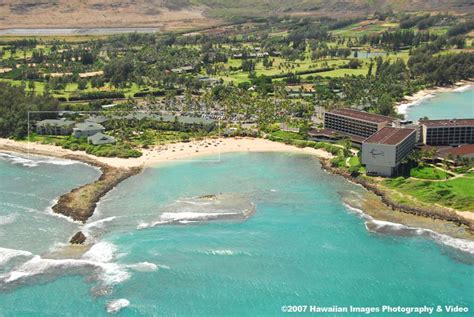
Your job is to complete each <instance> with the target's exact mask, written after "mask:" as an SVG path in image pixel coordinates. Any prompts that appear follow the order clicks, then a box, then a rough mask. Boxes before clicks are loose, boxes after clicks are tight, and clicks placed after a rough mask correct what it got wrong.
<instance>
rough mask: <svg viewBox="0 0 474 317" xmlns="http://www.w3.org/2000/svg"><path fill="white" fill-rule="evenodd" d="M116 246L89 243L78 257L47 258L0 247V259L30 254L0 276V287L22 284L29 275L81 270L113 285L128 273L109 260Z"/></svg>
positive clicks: (57, 273)
mask: <svg viewBox="0 0 474 317" xmlns="http://www.w3.org/2000/svg"><path fill="white" fill-rule="evenodd" d="M115 250H116V248H115V246H114V245H113V244H111V243H108V242H100V243H97V244H96V245H94V246H92V247H91V249H90V250H89V251H88V252H86V253H85V254H84V255H83V256H82V258H81V259H49V258H42V257H41V256H39V255H33V254H32V253H30V252H27V251H22V250H10V249H1V248H0V259H3V261H5V263H6V261H9V260H10V259H11V258H13V257H19V256H27V257H32V258H31V259H29V260H28V261H26V262H23V263H21V264H19V265H18V266H16V267H14V268H13V270H11V271H10V272H8V273H6V274H3V275H1V276H0V288H2V287H6V286H7V285H12V284H14V283H17V284H22V283H25V282H27V279H32V278H35V277H37V278H40V277H43V278H48V277H49V278H52V277H54V276H57V275H63V274H74V273H81V274H84V275H89V274H94V275H95V276H96V277H97V278H98V279H99V280H100V281H101V282H102V283H103V284H104V285H115V284H118V283H121V282H123V281H125V280H127V279H128V278H129V277H130V273H128V272H127V271H126V270H125V266H123V265H120V264H118V263H112V262H110V261H111V260H112V259H113V258H114V252H115Z"/></svg>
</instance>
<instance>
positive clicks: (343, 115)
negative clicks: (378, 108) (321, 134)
mask: <svg viewBox="0 0 474 317" xmlns="http://www.w3.org/2000/svg"><path fill="white" fill-rule="evenodd" d="M395 120H396V119H395V118H391V117H387V116H382V115H380V114H375V113H368V112H365V111H360V110H355V109H349V108H345V109H335V110H333V111H330V112H326V113H325V114H324V128H325V129H331V130H334V131H337V132H341V133H345V134H351V135H357V136H361V137H366V138H368V137H369V136H371V135H372V134H374V133H375V132H377V131H379V130H381V129H382V128H384V127H386V126H390V125H392V123H393V122H394V121H395Z"/></svg>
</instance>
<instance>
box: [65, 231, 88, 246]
mask: <svg viewBox="0 0 474 317" xmlns="http://www.w3.org/2000/svg"><path fill="white" fill-rule="evenodd" d="M85 241H86V236H85V235H84V234H83V233H82V231H79V232H78V233H76V234H75V235H73V236H72V238H71V240H69V243H71V244H83V243H84V242H85Z"/></svg>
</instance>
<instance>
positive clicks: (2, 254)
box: [0, 247, 33, 266]
mask: <svg viewBox="0 0 474 317" xmlns="http://www.w3.org/2000/svg"><path fill="white" fill-rule="evenodd" d="M31 256H33V254H32V253H31V252H28V251H23V250H15V249H7V248H1V247H0V266H2V265H5V264H7V263H8V262H9V261H10V260H12V259H14V258H18V257H31Z"/></svg>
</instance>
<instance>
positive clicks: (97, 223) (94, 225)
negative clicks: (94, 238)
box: [81, 216, 117, 238]
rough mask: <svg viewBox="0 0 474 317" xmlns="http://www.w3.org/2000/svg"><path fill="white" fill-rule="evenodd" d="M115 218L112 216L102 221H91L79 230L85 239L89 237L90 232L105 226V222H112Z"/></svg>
mask: <svg viewBox="0 0 474 317" xmlns="http://www.w3.org/2000/svg"><path fill="white" fill-rule="evenodd" d="M115 218H117V217H116V216H112V217H107V218H104V219H99V220H96V221H93V222H90V223H88V224H85V225H84V226H83V227H82V228H81V231H82V233H83V234H84V235H85V236H86V237H88V238H89V237H90V233H91V230H94V229H101V228H103V227H104V226H105V224H106V223H107V222H111V221H113V220H114V219H115Z"/></svg>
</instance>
